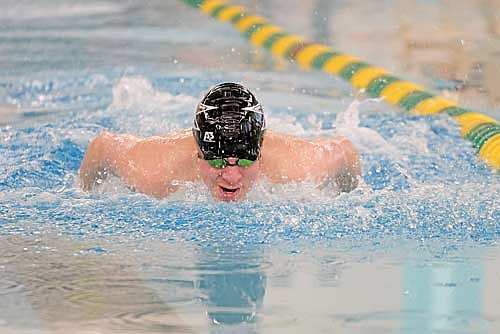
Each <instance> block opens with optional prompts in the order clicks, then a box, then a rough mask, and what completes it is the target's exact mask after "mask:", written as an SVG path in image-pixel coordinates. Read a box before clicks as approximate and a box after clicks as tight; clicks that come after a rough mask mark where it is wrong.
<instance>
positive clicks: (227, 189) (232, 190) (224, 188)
mask: <svg viewBox="0 0 500 334" xmlns="http://www.w3.org/2000/svg"><path fill="white" fill-rule="evenodd" d="M219 187H220V188H221V189H222V191H223V192H225V193H229V194H231V193H235V192H237V191H238V189H240V188H235V189H229V188H226V187H223V186H219Z"/></svg>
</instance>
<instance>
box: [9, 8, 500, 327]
mask: <svg viewBox="0 0 500 334" xmlns="http://www.w3.org/2000/svg"><path fill="white" fill-rule="evenodd" d="M14 4H15V5H14ZM5 5H6V8H10V9H9V10H7V11H6V12H5V14H1V15H3V16H2V21H1V23H0V24H1V30H0V50H1V51H2V52H0V54H1V55H0V67H1V68H4V69H6V70H5V71H3V72H2V73H1V74H0V108H1V109H0V123H1V124H2V125H1V127H0V138H1V140H0V162H1V163H0V249H2V255H1V256H0V295H1V298H0V330H1V332H2V333H25V332H27V333H38V332H40V333H52V331H54V332H68V331H71V332H74V333H79V332H82V333H84V332H85V331H86V330H87V331H91V330H102V331H103V332H106V331H107V332H110V333H113V332H115V331H116V332H121V331H125V330H127V331H129V332H137V333H142V332H151V333H157V332H158V333H160V332H186V331H187V332H214V333H220V332H228V333H234V332H240V333H247V332H250V333H267V332H269V333H280V332H283V333H285V332H286V333H290V332H297V333H303V332H305V331H312V332H331V331H335V332H340V333H344V332H345V333H378V332H380V333H431V332H438V333H493V332H496V330H498V328H499V327H500V325H499V322H498V319H499V317H500V312H499V310H498V307H496V305H498V304H497V301H498V300H497V298H496V297H495V295H498V287H497V284H496V278H497V277H498V274H499V272H498V269H497V268H498V263H497V257H498V253H499V248H498V241H499V240H500V206H499V200H498V199H499V198H500V182H499V179H498V174H495V173H493V172H492V171H491V170H490V169H489V168H488V167H487V166H485V165H484V163H483V162H482V161H481V160H480V159H479V158H478V157H477V155H476V153H475V151H474V149H473V148H472V147H471V145H470V143H468V142H467V141H464V140H463V139H462V138H460V135H459V129H458V126H457V124H456V123H455V122H454V121H453V120H451V119H450V118H448V117H446V116H437V117H422V116H409V115H404V114H401V113H400V112H399V111H397V110H396V109H393V108H392V107H390V106H388V105H387V104H385V103H384V102H383V101H378V100H365V99H364V98H363V97H362V96H357V95H355V93H353V92H352V91H351V89H350V88H349V86H347V84H345V83H344V82H342V81H339V80H337V79H335V78H332V77H327V76H324V75H323V74H321V73H314V72H313V73H305V72H300V71H298V70H297V69H295V68H294V67H292V66H290V67H289V68H287V70H286V71H285V72H282V71H280V69H279V68H277V66H278V65H277V64H276V61H275V60H272V59H271V58H270V57H269V56H268V55H262V54H260V53H258V52H256V51H255V50H253V49H252V48H251V47H249V46H248V45H247V44H246V42H245V41H244V40H243V39H242V38H240V37H239V35H238V34H236V33H235V32H234V31H232V30H230V28H227V27H225V26H223V25H219V24H216V23H214V22H213V21H211V20H210V19H209V18H205V17H203V16H201V14H199V13H197V12H196V11H194V10H191V9H189V8H187V7H184V6H183V4H182V3H181V2H173V1H172V2H169V3H162V2H150V3H148V4H139V3H135V2H107V3H101V2H90V3H87V2H85V3H83V2H82V3H75V4H72V5H69V4H64V3H63V2H58V1H47V2H45V3H44V5H43V6H39V7H36V6H34V5H32V4H30V3H27V2H15V3H14V2H12V3H11V4H10V6H7V5H9V4H7V3H6V4H5ZM193 21H196V22H197V24H198V26H197V27H196V28H198V29H196V28H195V27H193V26H192V25H190V24H189V22H193ZM213 36H224V38H222V37H221V38H220V39H219V38H214V37H213ZM207 40H211V42H212V43H211V44H208V43H204V42H205V41H207ZM220 81H239V82H243V83H244V84H246V85H248V86H249V87H250V88H251V89H253V90H254V91H255V92H256V95H257V96H258V97H259V98H260V99H261V102H262V104H263V105H264V107H265V112H266V115H267V118H268V124H269V127H270V128H272V129H275V130H276V131H280V132H284V133H288V134H294V135H299V136H303V137H314V136H332V135H337V134H342V135H345V136H348V137H349V138H350V139H352V140H353V141H354V142H355V143H356V144H357V146H358V148H359V150H360V153H361V156H362V163H363V177H362V182H361V185H360V187H358V189H356V190H355V191H353V192H351V193H348V194H340V195H338V194H335V193H334V192H332V191H331V189H325V190H323V191H319V190H317V189H315V188H314V187H313V186H312V185H308V184H290V185H284V186H273V185H270V184H266V183H265V182H262V183H260V184H258V185H257V187H256V189H254V190H253V191H252V192H251V193H250V194H249V196H248V199H247V200H246V201H244V202H243V203H238V204H236V203H230V204H228V203H217V202H214V201H213V200H212V199H211V197H210V196H209V195H208V194H207V191H206V189H204V188H203V185H199V184H198V185H197V184H188V185H186V190H184V191H181V192H179V193H177V194H175V195H174V196H172V197H171V198H168V199H165V200H157V199H153V198H150V197H148V196H145V195H142V194H136V193H132V192H130V191H128V190H127V189H126V188H125V187H124V186H123V185H121V184H120V182H119V181H118V180H110V182H108V183H106V184H105V185H104V186H103V187H101V188H100V189H98V190H97V191H96V192H93V193H86V192H83V191H81V190H80V189H79V188H78V187H77V184H76V176H77V172H78V168H79V164H80V161H81V159H82V157H83V154H84V152H85V149H86V148H87V146H88V144H89V142H90V140H92V139H93V138H94V137H95V136H96V135H97V134H99V133H100V132H101V131H104V130H106V131H113V132H120V133H133V134H136V135H143V136H149V135H157V134H163V133H167V132H171V131H175V130H178V129H183V128H187V127H189V126H190V125H191V122H192V113H193V110H194V107H195V105H196V103H197V100H198V98H199V97H200V95H201V94H203V92H204V91H206V89H207V88H209V87H210V86H212V85H214V84H216V83H218V82H220ZM488 112H490V113H491V110H489V111H488ZM493 112H495V111H493ZM499 114H500V113H499ZM358 118H359V120H358ZM107 332H106V333H107Z"/></svg>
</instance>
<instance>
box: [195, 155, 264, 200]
mask: <svg viewBox="0 0 500 334" xmlns="http://www.w3.org/2000/svg"><path fill="white" fill-rule="evenodd" d="M226 160H227V162H228V163H229V164H230V166H226V167H224V168H214V167H212V166H210V165H209V163H208V162H207V161H206V160H203V159H198V161H199V168H200V175H201V178H202V179H203V181H204V182H205V184H206V185H207V186H208V187H209V189H210V192H211V193H212V195H213V196H214V198H215V199H216V200H219V201H224V202H231V201H236V202H239V201H242V200H243V199H244V198H245V195H246V194H247V193H248V192H249V191H250V189H251V188H252V185H253V184H254V183H255V180H257V177H258V176H259V169H260V161H259V160H257V161H255V162H254V163H253V164H252V165H251V166H249V167H240V166H237V165H236V163H237V161H238V159H237V158H227V159H226Z"/></svg>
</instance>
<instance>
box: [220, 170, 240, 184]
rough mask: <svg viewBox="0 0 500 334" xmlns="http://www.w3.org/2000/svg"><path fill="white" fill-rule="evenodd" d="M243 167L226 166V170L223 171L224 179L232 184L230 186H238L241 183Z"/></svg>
mask: <svg viewBox="0 0 500 334" xmlns="http://www.w3.org/2000/svg"><path fill="white" fill-rule="evenodd" d="M240 169H241V167H238V166H226V167H225V168H224V169H222V174H221V176H222V178H223V179H224V180H225V181H226V182H228V183H230V184H237V183H239V182H240V180H241V177H242V176H243V174H241V171H240Z"/></svg>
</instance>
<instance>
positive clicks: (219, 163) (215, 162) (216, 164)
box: [206, 159, 255, 169]
mask: <svg viewBox="0 0 500 334" xmlns="http://www.w3.org/2000/svg"><path fill="white" fill-rule="evenodd" d="M206 162H208V164H209V165H210V166H212V167H213V168H217V169H221V168H225V167H226V166H239V167H250V166H252V165H253V163H254V162H255V160H248V159H237V160H236V162H235V163H233V164H232V163H230V162H229V161H227V159H211V160H206Z"/></svg>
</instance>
